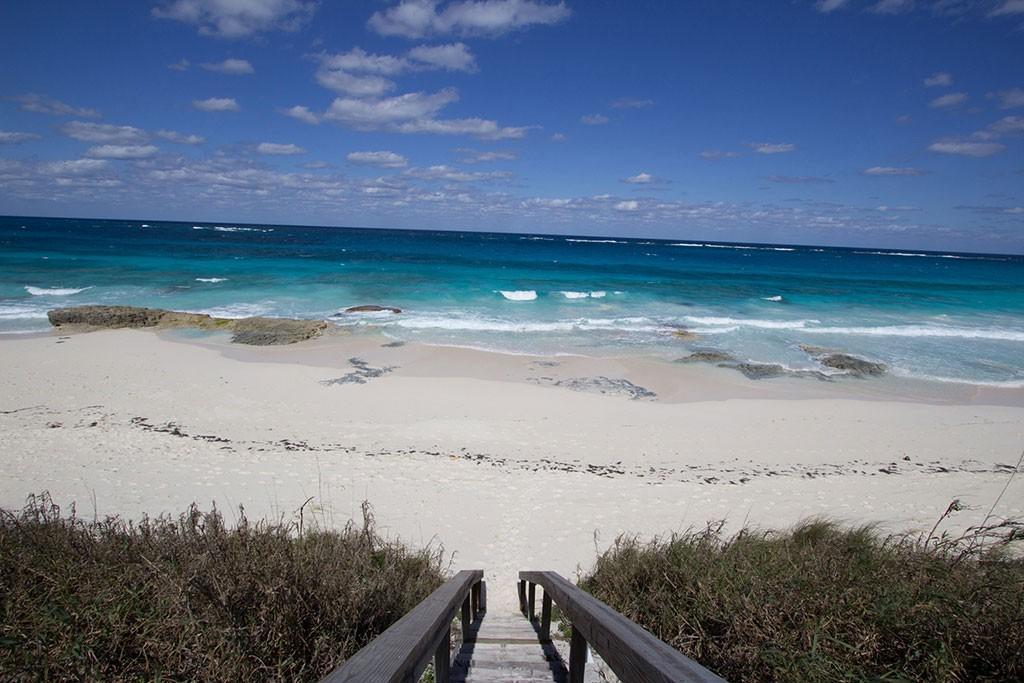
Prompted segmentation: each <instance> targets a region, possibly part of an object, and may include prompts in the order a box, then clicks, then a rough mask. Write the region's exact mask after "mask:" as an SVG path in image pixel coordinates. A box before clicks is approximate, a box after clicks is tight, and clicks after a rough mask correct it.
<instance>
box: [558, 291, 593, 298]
mask: <svg viewBox="0 0 1024 683" xmlns="http://www.w3.org/2000/svg"><path fill="white" fill-rule="evenodd" d="M562 296H564V297H565V298H566V299H586V298H587V297H588V296H590V295H589V294H588V293H587V292H562Z"/></svg>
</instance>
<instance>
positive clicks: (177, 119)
mask: <svg viewBox="0 0 1024 683" xmlns="http://www.w3.org/2000/svg"><path fill="white" fill-rule="evenodd" d="M0 61H2V63H3V64H4V68H3V69H2V70H0V213H4V214H19V215H64V216H91V217H112V218H146V219H171V220H214V221H235V222H242V221H246V222H267V223H294V224H314V225H351V226H370V227H402V228H442V229H479V230H499V231H518V232H551V233H577V234H592V235H623V236H644V237H672V238H695V239H708V240H735V241H756V242H786V243H790V242H791V243H812V244H838V245H851V246H869V245H870V246H882V247H895V248H904V247H908V248H909V247H912V248H925V249H928V248H932V249H959V250H973V251H1005V252H1018V253H1019V252H1024V0H931V1H926V0H881V1H879V0H820V1H815V0H806V1H804V0H792V1H790V2H785V1H783V0H778V1H772V2H763V1H758V2H754V1H748V2H732V1H730V0H716V1H714V2H711V1H708V2H666V1H658V2H655V1H650V2H634V3H625V2H622V3H615V2H607V1H599V0H592V1H589V2H578V1H575V0H566V2H551V1H550V0H536V1H534V0H458V1H456V2H433V1H431V0H402V1H401V2H381V1H378V0H365V1H359V0H353V1H350V2H326V1H323V2H313V1H310V0H152V1H150V2H142V1H140V0H133V1H130V2H128V1H126V2H114V1H109V2H103V3H92V2H90V3H86V2H77V3H69V2H66V1H52V2H51V1H48V0H35V1H34V2H31V3H4V4H3V6H2V7H0Z"/></svg>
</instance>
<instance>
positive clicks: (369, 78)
mask: <svg viewBox="0 0 1024 683" xmlns="http://www.w3.org/2000/svg"><path fill="white" fill-rule="evenodd" d="M316 80H317V82H318V83H319V84H320V85H322V86H324V87H325V88H327V89H328V90H333V91H334V92H336V93H339V94H341V95H354V96H355V97H380V96H381V95H383V94H384V93H386V92H388V91H390V90H394V88H395V83H394V81H391V80H389V79H387V78H384V77H383V76H374V75H364V76H356V75H355V74H351V73H349V72H347V71H337V70H333V69H319V70H318V71H317V72H316Z"/></svg>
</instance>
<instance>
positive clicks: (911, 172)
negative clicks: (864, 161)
mask: <svg viewBox="0 0 1024 683" xmlns="http://www.w3.org/2000/svg"><path fill="white" fill-rule="evenodd" d="M927 174H928V171H924V170H921V169H920V168H911V167H908V166H872V167H871V168H865V169H864V170H863V171H861V175H866V176H920V175H927Z"/></svg>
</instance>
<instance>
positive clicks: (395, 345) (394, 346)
mask: <svg viewBox="0 0 1024 683" xmlns="http://www.w3.org/2000/svg"><path fill="white" fill-rule="evenodd" d="M381 346H382V347H383V348H385V349H397V348H398V347H400V346H405V342H404V341H401V340H398V339H396V340H395V341H391V342H388V343H387V344H381Z"/></svg>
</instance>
